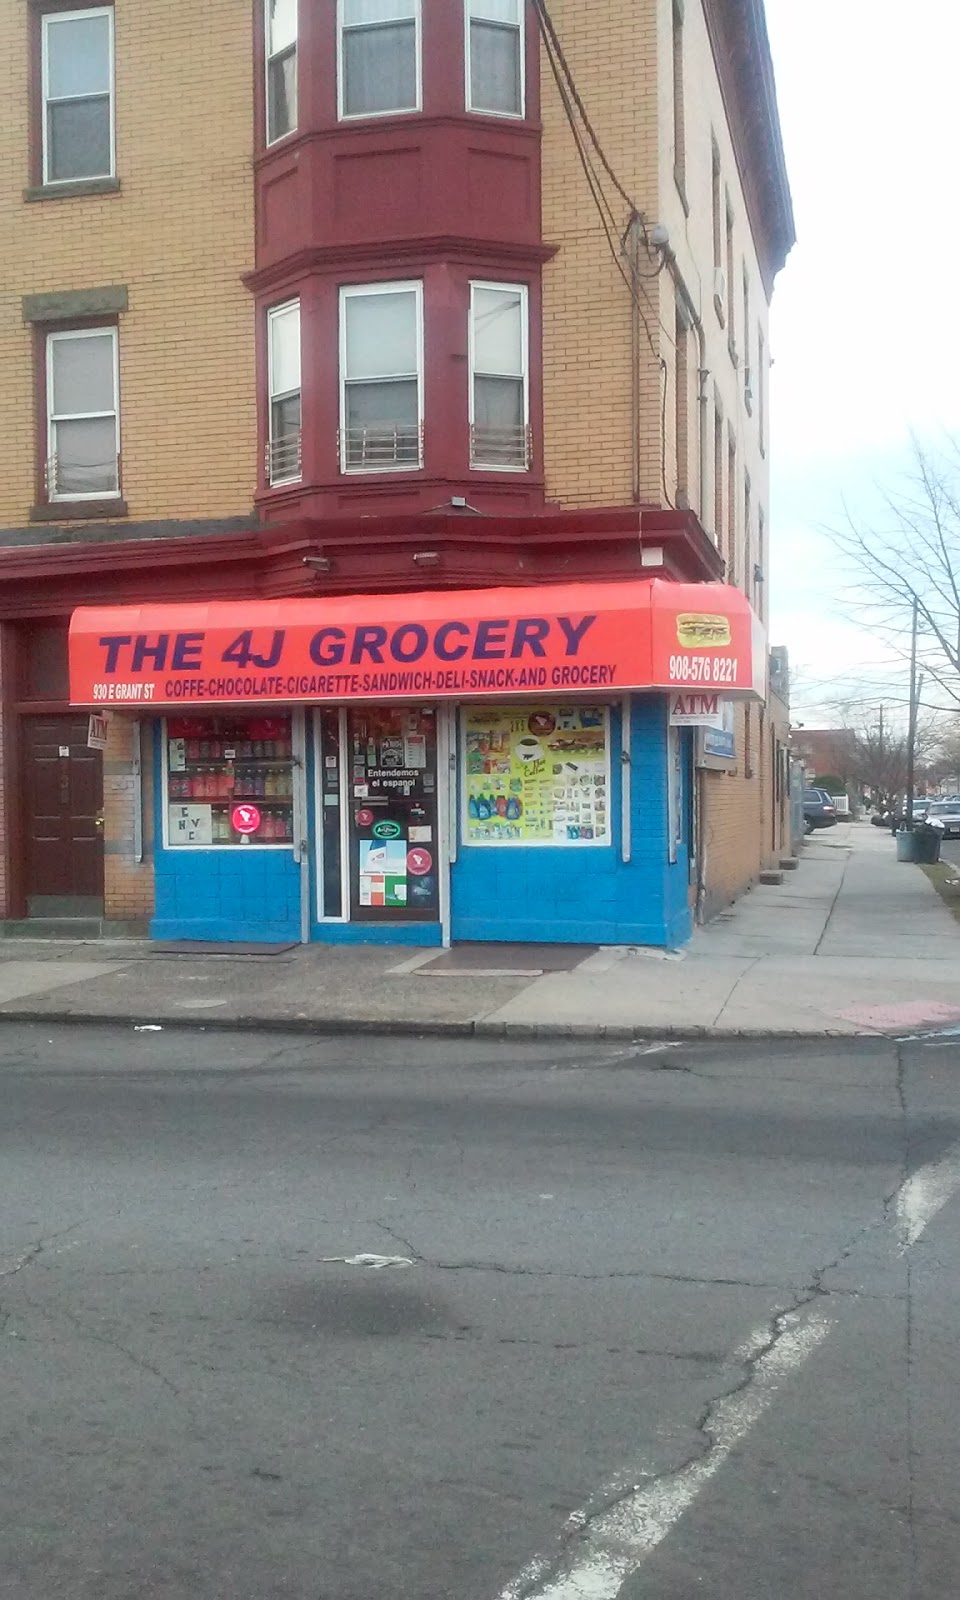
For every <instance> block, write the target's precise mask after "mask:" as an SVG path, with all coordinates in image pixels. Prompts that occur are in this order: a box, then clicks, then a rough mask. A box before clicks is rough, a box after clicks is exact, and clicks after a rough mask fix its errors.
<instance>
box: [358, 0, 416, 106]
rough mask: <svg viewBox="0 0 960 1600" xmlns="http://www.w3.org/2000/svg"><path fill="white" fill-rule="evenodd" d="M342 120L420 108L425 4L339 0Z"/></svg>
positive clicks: (400, 0)
mask: <svg viewBox="0 0 960 1600" xmlns="http://www.w3.org/2000/svg"><path fill="white" fill-rule="evenodd" d="M337 15H338V21H339V34H340V38H339V59H340V72H339V83H340V115H341V117H375V116H385V115H388V114H389V113H390V112H393V111H417V110H419V108H420V0H339V5H338V7H337Z"/></svg>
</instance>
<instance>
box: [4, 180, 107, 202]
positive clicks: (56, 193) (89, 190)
mask: <svg viewBox="0 0 960 1600" xmlns="http://www.w3.org/2000/svg"><path fill="white" fill-rule="evenodd" d="M119 193H120V179H119V178H77V179H76V180H75V182H73V183H41V184H36V185H34V186H33V187H31V188H29V189H24V191H23V198H24V200H27V201H31V202H32V201H35V200H77V199H80V198H81V197H82V196H84V195H92V194H119Z"/></svg>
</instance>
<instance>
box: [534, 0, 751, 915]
mask: <svg viewBox="0 0 960 1600" xmlns="http://www.w3.org/2000/svg"><path fill="white" fill-rule="evenodd" d="M683 10H684V21H683V77H684V158H685V159H684V188H685V194H686V199H687V202H688V206H689V215H687V214H685V211H684V207H683V201H682V199H681V195H680V192H679V190H678V187H677V184H676V181H675V177H674V164H675V156H676V150H675V141H674V115H673V21H672V16H673V0H638V3H637V4H636V5H626V4H624V3H623V0H591V3H590V5H584V4H582V3H578V0H556V3H555V4H554V5H553V6H552V7H551V11H552V14H553V16H554V19H555V22H556V25H557V30H558V32H559V34H560V37H561V39H562V41H563V45H564V50H565V52H566V55H567V57H568V60H569V63H570V67H571V69H572V72H573V76H574V78H575V80H576V84H577V87H578V89H579V91H580V94H581V96H582V99H583V101H584V103H585V105H586V108H587V112H588V114H589V116H590V120H591V122H592V123H593V125H594V127H595V129H596V132H597V134H598V136H599V139H600V142H601V144H602V146H603V149H604V151H605V153H606V155H607V156H608V158H609V160H610V163H611V165H612V167H613V168H614V170H615V172H616V173H617V175H618V177H619V178H620V179H621V181H622V183H623V186H624V188H625V189H626V190H627V191H628V193H629V194H630V195H631V196H632V198H633V199H634V200H635V202H636V204H637V206H638V208H639V209H640V210H641V211H642V212H643V213H644V215H645V218H646V221H647V223H648V224H650V225H652V224H653V223H655V222H662V223H665V224H666V226H667V228H668V230H669V235H670V244H671V247H672V249H673V251H674V252H675V256H676V262H677V271H678V272H679V274H680V275H681V277H682V280H683V282H684V284H685V285H686V288H687V290H688V291H689V294H690V297H691V299H692V301H693V304H694V307H695V309H696V311H697V314H698V316H699V320H700V324H701V327H702V329H703V345H702V347H701V344H700V341H699V339H698V336H697V333H696V331H695V329H691V331H690V333H689V336H688V339H687V344H686V350H687V359H686V372H685V373H684V371H683V363H681V364H680V374H679V378H680V388H681V396H682V399H681V403H680V404H678V395H677V383H678V361H677V340H676V319H677V307H678V301H679V302H680V303H682V296H681V295H680V293H679V291H678V289H677V287H676V285H675V284H674V282H673V281H671V277H670V274H669V273H668V272H666V271H664V272H663V273H661V275H660V276H659V277H656V278H653V279H651V280H649V281H645V282H644V284H643V286H642V292H641V304H642V307H643V311H644V315H645V318H646V321H647V322H648V324H649V326H650V332H651V342H648V340H647V337H646V334H645V333H644V331H643V329H642V328H641V330H640V340H639V350H640V374H639V389H640V406H639V478H640V498H641V499H642V500H643V501H645V502H647V503H650V502H654V503H660V504H663V503H670V504H672V503H675V502H676V500H677V498H678V494H677V491H678V485H679V486H680V487H681V488H683V487H684V484H685V486H686V500H687V502H688V503H689V505H690V506H691V507H692V508H693V509H694V510H695V511H697V512H698V514H699V515H700V518H701V521H702V522H703V525H704V527H705V528H706V529H707V531H708V532H709V533H711V534H714V535H715V536H716V537H717V540H718V543H719V545H720V548H721V550H722V551H723V553H724V556H725V557H726V558H727V559H728V560H730V563H731V574H732V576H734V577H735V579H736V581H737V582H738V583H739V584H740V585H741V586H746V587H747V589H748V592H749V593H750V595H751V599H752V600H753V601H754V603H755V604H756V606H757V609H758V610H761V611H763V612H765V610H766V587H765V586H763V588H762V589H761V590H759V591H757V590H756V588H755V585H754V583H753V573H752V566H753V559H760V560H761V563H763V561H764V558H765V552H764V553H763V555H762V556H761V555H760V553H759V551H758V531H757V530H758V514H759V512H761V511H762V513H763V516H764V520H765V523H766V526H767V528H768V529H769V468H768V457H767V456H766V455H764V454H763V453H761V441H760V435H759V406H758V404H757V400H758V381H757V375H756V370H755V368H756V360H757V349H758V331H759V330H761V329H762V331H763V338H764V344H765V347H766V349H769V334H768V307H767V303H766V300H765V297H764V293H763V286H762V281H761V276H760V268H759V262H758V258H757V253H756V249H755V246H754V241H753V237H752V233H751V229H750V225H749V220H748V217H747V210H746V204H745V201H744V196H743V189H742V185H741V181H740V175H739V172H738V169H737V164H736V159H735V156H734V151H733V141H732V138H731V135H730V130H729V128H728V126H727V123H726V115H725V111H724V103H723V96H722V93H721V88H720V84H719V81H718V78H717V73H716V68H715V64H714V60H713V54H712V51H711V48H710V41H709V37H708V34H707V28H706V22H705V18H704V14H703V9H702V0H685V5H684V8H683ZM542 95H543V121H544V151H543V172H544V177H543V218H544V237H545V239H546V240H547V242H548V243H550V244H554V245H557V246H559V253H558V255H557V256H556V257H555V259H554V260H552V261H551V262H549V263H548V264H547V266H546V267H545V269H544V406H545V465H546V475H547V493H548V495H549V496H550V498H551V499H555V500H558V501H560V502H561V503H563V504H567V505H614V504H624V503H628V502H629V501H630V499H631V498H632V495H633V472H634V467H633V436H632V435H633V428H632V421H633V417H632V401H631V373H632V359H633V354H632V341H631V297H630V293H629V290H628V288H627V286H626V284H624V282H623V279H622V278H621V277H620V275H619V273H618V272H617V269H616V266H615V264H614V262H613V261H612V260H611V257H610V253H609V251H608V248H607V243H606V239H605V237H604V233H603V228H602V225H601V222H600V218H599V216H598V214H597V211H596V209H595V207H594V205H593V202H592V201H591V199H590V195H589V192H588V189H587V185H586V180H585V178H584V175H583V172H582V170H581V167H580V165H579V163H578V160H577V156H576V151H575V147H574V142H573V137H572V134H571V132H570V129H569V127H568V126H567V122H566V119H565V117H564V115H563V111H562V108H561V105H560V100H559V96H558V92H557V88H556V85H555V83H554V80H553V76H552V73H551V72H550V69H549V66H548V64H547V63H546V61H544V63H543V70H542ZM714 139H715V140H716V142H717V146H718V149H719V156H720V180H721V181H720V202H721V220H720V254H721V262H720V265H721V266H722V267H723V268H724V270H726V263H727V242H726V203H727V198H728V197H729V203H730V209H731V212H732V217H733V241H732V259H733V262H734V274H733V286H732V295H731V296H730V299H731V300H732V309H733V319H732V322H733V327H732V332H733V340H732V344H733V351H734V353H735V356H736V359H734V354H732V353H731V348H730V346H731V339H730V337H729V336H730V333H731V327H730V323H729V320H727V321H726V322H725V323H722V322H721V319H720V317H719V316H718V314H717V310H716V307H715V305H714V287H715V283H714V277H715V273H714V230H713V178H712V143H713V140H714ZM604 187H605V191H606V192H607V193H608V195H610V197H611V199H612V202H613V209H614V214H615V217H616V219H617V222H618V224H619V228H618V231H622V230H623V229H624V227H625V226H626V222H627V207H626V203H625V202H624V201H623V200H622V198H617V197H616V195H615V192H614V190H613V187H612V185H611V183H610V182H609V180H608V179H605V180H604ZM624 266H625V267H626V263H624ZM744 266H745V267H746V273H747V279H748V282H749V301H750V316H749V325H748V326H747V328H746V329H745V328H744V315H743V270H744ZM641 267H642V269H643V270H645V271H650V270H652V269H651V263H650V262H649V260H648V259H647V257H646V256H645V255H641ZM722 305H723V309H724V313H725V315H726V311H727V297H726V296H724V299H723V302H722ZM651 343H652V346H653V348H651ZM748 361H749V363H750V365H751V368H752V369H753V370H752V373H751V378H752V391H753V408H752V412H751V410H750V409H749V405H748V401H747V397H746V394H745V377H746V372H745V367H746V365H747V362H748ZM701 385H702V386H703V389H704V392H705V393H706V395H707V396H708V404H707V405H706V406H705V407H703V408H701V406H700V403H699V395H700V392H701ZM715 398H716V405H715ZM718 412H719V415H720V416H721V417H722V429H721V447H720V449H719V451H718V452H717V456H716V466H715V452H714V416H715V414H718ZM701 429H703V432H704V434H705V441H704V448H703V466H704V470H703V473H702V479H701V443H700V441H701ZM731 460H733V461H734V463H735V471H734V475H733V477H732V479H731V476H730V470H729V469H730V462H731ZM717 468H718V469H719V470H717ZM747 474H748V475H749V479H750V491H751V529H750V535H749V546H750V548H751V550H752V551H753V552H755V553H756V554H755V556H754V558H753V559H752V560H751V561H750V562H749V563H748V562H746V561H745V559H744V551H745V549H746V548H747V535H746V529H745V527H744V510H745V496H744V484H745V475H747ZM748 714H749V717H750V719H751V720H750V725H751V741H750V743H751V752H750V772H749V773H748V772H747V770H746V762H745V750H744V729H745V718H746V717H747V715H748ZM762 723H763V727H762V731H761V709H760V707H759V706H757V705H756V704H754V705H753V706H752V707H751V709H750V711H749V713H747V712H746V710H745V708H744V707H742V706H741V707H739V708H738V711H737V749H738V759H737V763H736V770H735V772H713V771H708V772H704V773H703V775H702V778H701V780H700V781H701V784H702V790H701V793H702V802H703V803H702V811H701V817H702V822H703V834H704V840H705V843H706V849H707V903H708V906H712V907H713V908H714V909H716V908H718V907H719V906H721V905H723V904H726V903H728V902H729V901H730V900H732V899H734V898H735V897H736V895H738V894H740V893H742V892H743V890H744V889H746V888H748V887H749V885H750V884H751V883H752V882H754V881H755V880H756V877H757V875H758V873H759V872H760V870H761V868H762V867H765V866H768V865H769V864H770V863H771V862H772V861H773V860H774V859H775V858H776V856H777V854H778V853H779V849H780V846H779V844H778V845H776V846H775V845H774V837H775V835H774V818H773V813H772V807H773V793H774V778H773V773H772V771H771V770H770V769H771V756H770V717H769V715H767V714H766V713H764V714H763V717H762ZM778 828H779V824H778Z"/></svg>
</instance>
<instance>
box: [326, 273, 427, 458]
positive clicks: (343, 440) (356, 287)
mask: <svg viewBox="0 0 960 1600" xmlns="http://www.w3.org/2000/svg"><path fill="white" fill-rule="evenodd" d="M411 291H413V293H414V294H415V295H416V307H417V313H416V315H417V434H418V439H419V444H418V450H417V454H418V459H417V460H416V462H413V461H401V462H397V461H390V462H385V463H384V464H383V466H376V465H375V466H364V467H348V466H347V315H346V306H347V301H348V300H350V299H355V298H356V297H357V296H361V295H374V294H402V293H407V294H409V293H410V292H411ZM339 362H340V471H341V472H342V473H344V474H349V476H350V477H354V476H356V475H357V474H359V475H361V476H362V475H364V474H366V473H371V472H422V471H423V282H422V280H421V279H419V278H406V279H403V280H401V281H399V282H391V283H378V282H373V283H351V284H344V285H342V286H341V289H340V340H339ZM357 381H358V382H359V381H363V382H364V383H376V382H377V379H376V378H364V379H363V380H359V379H358V380H357ZM389 381H390V380H389V379H388V378H384V379H383V382H384V383H388V382H389Z"/></svg>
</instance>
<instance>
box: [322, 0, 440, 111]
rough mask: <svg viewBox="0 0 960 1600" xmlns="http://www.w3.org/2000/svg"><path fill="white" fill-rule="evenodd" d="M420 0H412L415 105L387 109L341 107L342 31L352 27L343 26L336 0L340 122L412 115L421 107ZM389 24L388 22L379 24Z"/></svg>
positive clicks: (350, 30)
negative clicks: (361, 109)
mask: <svg viewBox="0 0 960 1600" xmlns="http://www.w3.org/2000/svg"><path fill="white" fill-rule="evenodd" d="M422 10H423V7H422V3H421V0H413V17H412V19H410V20H412V22H413V38H414V46H413V48H414V58H415V65H416V81H417V100H416V105H412V106H400V107H399V108H397V109H391V110H389V111H345V110H344V109H343V35H344V32H347V33H352V32H354V28H351V27H349V26H348V27H347V28H344V22H343V0H337V118H338V120H339V121H340V122H371V121H373V119H374V118H377V117H413V116H416V114H417V112H418V111H422V109H423V23H422ZM364 26H366V27H367V28H374V27H376V26H377V24H376V23H367V24H365V25H364ZM380 26H389V24H380Z"/></svg>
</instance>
